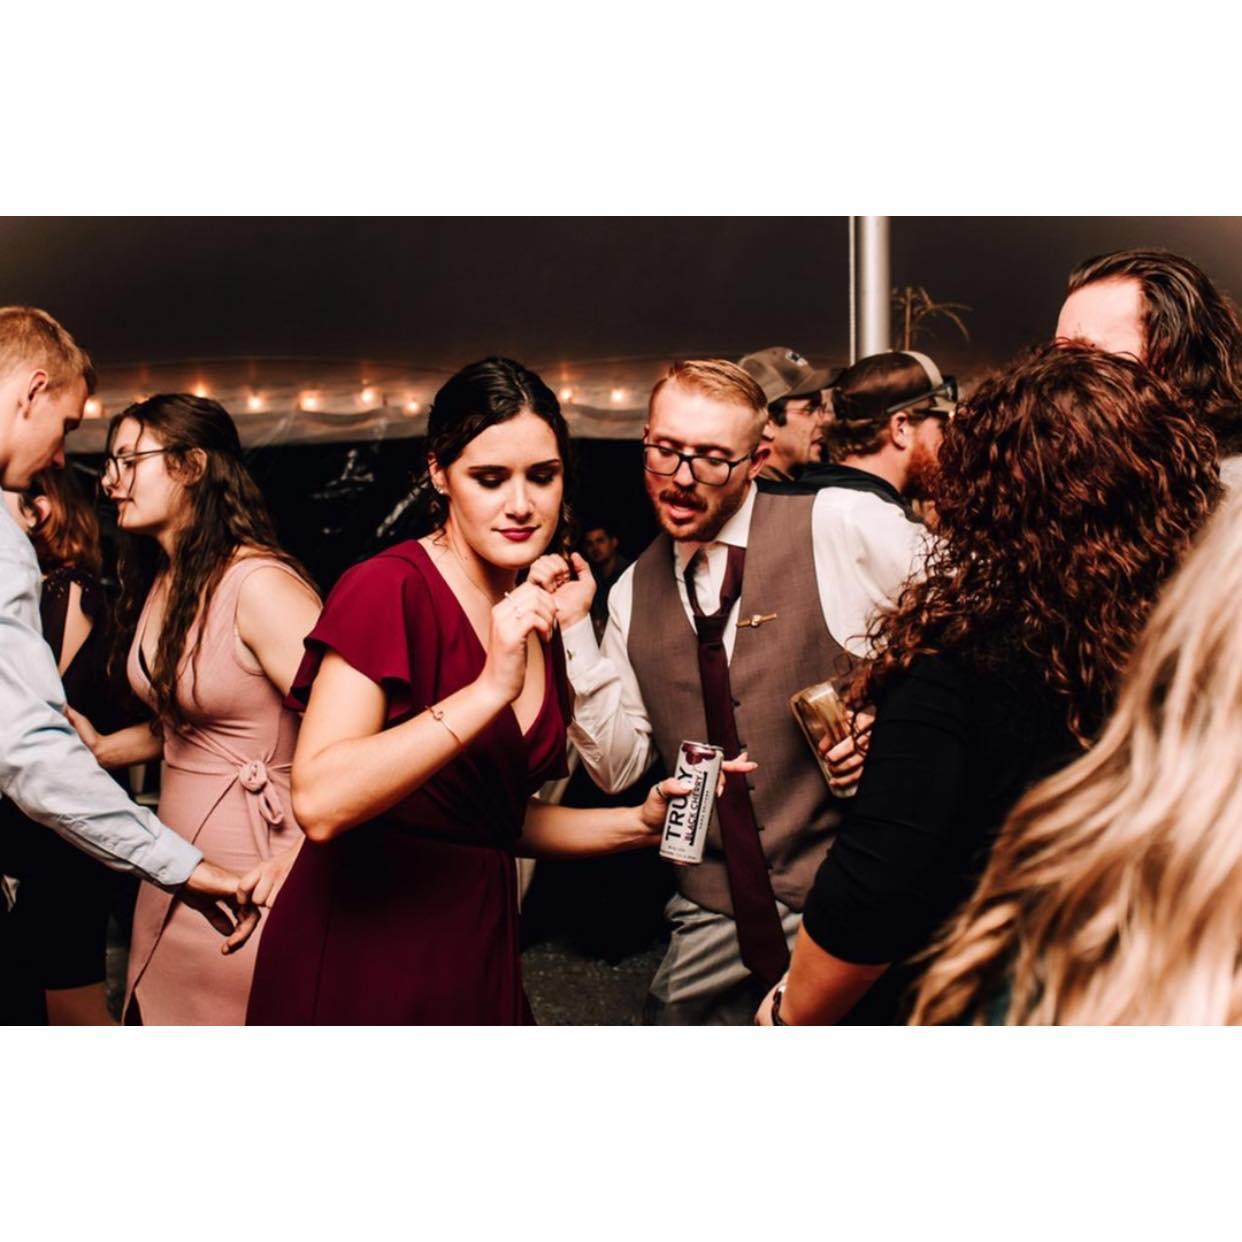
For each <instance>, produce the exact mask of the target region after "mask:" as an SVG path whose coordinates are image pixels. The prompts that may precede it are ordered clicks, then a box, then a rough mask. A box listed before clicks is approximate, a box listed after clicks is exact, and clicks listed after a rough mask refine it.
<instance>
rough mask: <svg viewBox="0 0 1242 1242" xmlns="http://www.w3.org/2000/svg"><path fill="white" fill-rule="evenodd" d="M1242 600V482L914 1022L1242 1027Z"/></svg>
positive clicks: (923, 988) (968, 920) (970, 917)
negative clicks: (1091, 741) (1097, 730)
mask: <svg viewBox="0 0 1242 1242" xmlns="http://www.w3.org/2000/svg"><path fill="white" fill-rule="evenodd" d="M1239 598H1242V493H1239V494H1235V495H1233V496H1232V497H1231V498H1230V499H1229V501H1228V503H1227V504H1225V505H1223V506H1222V507H1221V509H1220V511H1219V512H1218V513H1217V514H1216V516H1215V517H1214V518H1213V519H1212V521H1211V523H1210V525H1209V526H1208V528H1207V530H1206V531H1205V532H1204V534H1203V537H1202V539H1201V541H1200V543H1199V544H1198V546H1197V547H1196V548H1195V551H1194V552H1193V554H1192V555H1191V556H1190V557H1188V558H1187V560H1186V563H1185V565H1184V566H1183V568H1182V569H1181V570H1180V572H1179V573H1178V574H1177V576H1176V577H1175V578H1174V579H1173V581H1172V582H1171V583H1170V584H1169V586H1168V588H1167V589H1166V591H1165V592H1164V593H1163V595H1162V596H1161V598H1160V602H1159V604H1158V605H1157V607H1156V609H1155V610H1154V611H1153V613H1152V616H1151V621H1150V623H1149V624H1148V626H1147V628H1146V630H1145V631H1144V632H1143V635H1142V638H1141V639H1140V640H1139V644H1138V647H1137V649H1136V650H1135V653H1134V659H1133V662H1132V663H1131V665H1130V667H1129V669H1128V671H1127V674H1126V679H1125V686H1124V688H1123V690H1122V692H1121V695H1120V698H1119V700H1118V704H1117V710H1116V712H1115V714H1114V715H1113V718H1112V719H1111V720H1110V721H1109V723H1108V727H1107V728H1106V729H1105V730H1104V733H1103V736H1102V737H1101V738H1100V741H1099V742H1098V744H1097V745H1095V746H1094V747H1092V749H1091V750H1090V751H1089V752H1088V753H1087V754H1086V755H1084V756H1083V757H1082V758H1081V759H1079V760H1078V761H1077V762H1075V763H1073V764H1071V765H1070V766H1069V767H1068V768H1066V769H1064V770H1063V771H1061V772H1058V773H1057V774H1056V775H1055V776H1052V777H1050V778H1049V779H1048V780H1046V781H1044V782H1043V783H1041V784H1040V785H1037V786H1036V787H1035V788H1034V789H1032V790H1031V791H1030V793H1028V794H1027V796H1026V797H1025V798H1024V799H1023V800H1022V801H1021V802H1020V803H1019V804H1018V805H1017V806H1016V807H1015V808H1014V810H1013V812H1012V814H1011V815H1010V817H1009V820H1008V822H1007V823H1006V824H1005V826H1004V828H1002V830H1001V832H1000V835H999V836H998V838H997V842H996V845H995V848H994V849H993V851H992V854H991V858H990V860H989V863H988V866H987V870H986V871H985V872H984V874H983V876H982V878H981V880H980V882H979V886H978V888H977V889H976V890H975V893H974V895H973V896H972V897H971V899H970V900H969V901H968V902H967V903H966V904H965V906H964V907H963V908H962V910H961V911H960V913H959V914H958V915H957V917H956V918H954V920H953V921H952V922H951V923H950V924H949V926H948V927H947V928H946V929H945V931H944V933H943V934H942V935H941V937H940V939H939V941H938V942H937V944H936V946H935V949H934V950H933V953H934V960H933V961H932V964H931V965H930V966H929V967H928V969H927V972H926V974H925V975H924V977H923V980H922V982H921V985H920V988H919V994H918V999H917V1001H916V1004H915V1008H914V1013H913V1015H912V1017H911V1021H912V1022H914V1023H943V1022H955V1021H961V1020H972V1019H973V1020H974V1021H981V1020H983V1019H984V1018H985V1017H986V1018H990V1019H992V1020H1003V1021H1005V1022H1007V1023H1012V1024H1018V1025H1029V1024H1046V1023H1057V1024H1067V1023H1074V1024H1080V1023H1086V1024H1091V1025H1100V1024H1117V1023H1126V1024H1136V1023H1142V1024H1157V1023H1158V1024H1168V1023H1193V1024H1196V1025H1202V1024H1208V1023H1211V1024H1218V1023H1231V1024H1238V1023H1242V833H1240V832H1239V831H1238V828H1239V825H1242V781H1239V780H1238V772H1239V770H1240V769H1242V626H1239V625H1238V620H1237V602H1238V600H1239ZM1006 985H1008V986H1006ZM1006 1002H1007V1004H1006ZM989 1009H990V1010H991V1012H990V1013H989V1012H988V1010H989Z"/></svg>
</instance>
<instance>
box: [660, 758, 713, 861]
mask: <svg viewBox="0 0 1242 1242" xmlns="http://www.w3.org/2000/svg"><path fill="white" fill-rule="evenodd" d="M722 763H724V751H723V750H721V749H720V747H719V746H711V745H709V744H708V743H707V742H682V744H681V745H680V746H679V747H678V749H677V770H676V771H675V772H674V773H673V776H674V777H675V778H676V779H677V780H679V781H689V782H690V783H691V786H692V788H691V790H690V792H689V793H688V794H686V795H685V796H684V797H681V798H674V799H673V800H672V801H671V802H670V803H669V804H668V812H667V813H666V814H665V816H664V835H663V837H662V838H661V839H660V857H661V858H667V859H668V860H669V861H670V862H675V863H699V862H702V861H703V849H704V847H705V846H706V845H707V826H708V825H709V824H710V823H711V820H712V808H713V807H714V806H715V805H716V786H717V785H718V784H719V782H720V765H721V764H722Z"/></svg>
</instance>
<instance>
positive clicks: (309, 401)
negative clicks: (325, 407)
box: [298, 392, 320, 411]
mask: <svg viewBox="0 0 1242 1242" xmlns="http://www.w3.org/2000/svg"><path fill="white" fill-rule="evenodd" d="M298 405H299V406H300V407H301V408H302V409H304V410H312V411H313V410H317V409H319V405H320V400H319V394H318V393H317V392H304V393H303V394H302V395H301V396H300V397H299V398H298Z"/></svg>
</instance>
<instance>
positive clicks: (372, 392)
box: [358, 384, 380, 410]
mask: <svg viewBox="0 0 1242 1242" xmlns="http://www.w3.org/2000/svg"><path fill="white" fill-rule="evenodd" d="M358 401H359V403H360V404H361V406H362V408H363V409H364V410H373V409H375V407H376V406H377V405H379V403H380V400H379V391H378V390H377V389H375V388H372V387H371V386H370V385H369V384H368V385H367V386H366V387H365V388H364V389H363V390H362V391H361V392H360V393H359V394H358Z"/></svg>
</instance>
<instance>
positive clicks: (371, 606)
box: [285, 553, 437, 728]
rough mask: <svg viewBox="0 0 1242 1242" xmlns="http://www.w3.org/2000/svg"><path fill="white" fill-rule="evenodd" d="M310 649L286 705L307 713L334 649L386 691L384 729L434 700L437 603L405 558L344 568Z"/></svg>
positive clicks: (380, 559) (308, 641) (373, 560)
mask: <svg viewBox="0 0 1242 1242" xmlns="http://www.w3.org/2000/svg"><path fill="white" fill-rule="evenodd" d="M305 646H306V654H305V655H304V656H303V657H302V663H301V665H300V666H299V668H298V671H297V675H296V676H295V677H294V679H293V685H292V686H291V687H290V690H289V694H288V697H287V698H286V700H285V703H286V706H288V707H289V708H291V709H292V710H293V711H299V712H300V711H305V710H306V705H307V703H308V702H309V700H310V693H311V686H313V685H314V682H315V677H316V676H317V675H318V673H319V668H320V665H321V664H322V662H323V657H324V655H325V654H326V653H327V652H329V651H335V652H336V654H337V655H339V656H340V657H341V658H342V659H343V660H345V661H346V662H347V663H348V664H349V665H350V666H351V667H352V668H355V669H357V670H358V672H360V673H361V674H362V675H363V676H364V677H366V678H369V679H370V680H371V681H373V682H375V684H376V685H377V686H379V687H380V688H381V689H382V690H383V691H384V694H385V696H386V697H387V700H388V707H387V711H386V714H385V718H384V725H385V728H388V727H390V726H392V725H395V724H400V723H401V722H402V721H403V720H408V719H409V718H410V717H411V716H414V715H417V713H418V712H420V711H422V710H423V709H424V708H425V707H426V706H427V704H428V703H429V702H430V701H431V700H432V698H433V697H434V685H435V680H436V669H435V664H436V658H437V657H436V652H437V640H436V619H435V610H434V605H433V602H432V599H431V594H430V591H429V590H428V587H427V583H426V581H425V579H424V578H423V577H422V575H421V573H419V571H418V570H417V568H415V566H414V565H412V564H411V563H410V562H409V561H407V560H405V558H404V557H400V556H395V555H392V554H389V553H381V554H380V555H379V556H374V557H372V558H371V559H370V560H367V561H363V562H362V563H361V564H359V565H355V566H354V567H353V568H352V569H349V570H347V571H346V572H345V574H344V575H343V576H342V577H341V579H340V581H339V582H337V584H336V586H335V587H333V588H332V591H331V593H330V594H329V596H328V600H327V603H326V604H324V608H323V612H322V613H321V614H320V617H319V620H318V622H316V624H315V628H314V629H313V630H311V632H310V633H309V634H308V635H307V636H306V639H305Z"/></svg>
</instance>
